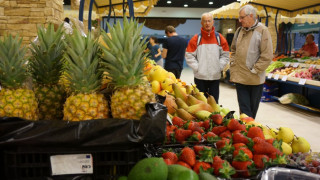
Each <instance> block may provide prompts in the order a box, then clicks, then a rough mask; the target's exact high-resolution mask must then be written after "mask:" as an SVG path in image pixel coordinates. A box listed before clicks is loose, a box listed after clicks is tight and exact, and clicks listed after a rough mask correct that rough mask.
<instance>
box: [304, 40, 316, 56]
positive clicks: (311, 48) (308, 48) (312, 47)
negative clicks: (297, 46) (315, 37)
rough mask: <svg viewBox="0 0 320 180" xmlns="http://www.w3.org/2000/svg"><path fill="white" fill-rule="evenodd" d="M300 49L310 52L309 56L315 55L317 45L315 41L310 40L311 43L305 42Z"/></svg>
mask: <svg viewBox="0 0 320 180" xmlns="http://www.w3.org/2000/svg"><path fill="white" fill-rule="evenodd" d="M301 49H302V50H304V51H307V52H308V53H310V56H317V53H318V46H317V45H316V43H315V42H312V43H311V44H305V45H303V46H302V48H301Z"/></svg>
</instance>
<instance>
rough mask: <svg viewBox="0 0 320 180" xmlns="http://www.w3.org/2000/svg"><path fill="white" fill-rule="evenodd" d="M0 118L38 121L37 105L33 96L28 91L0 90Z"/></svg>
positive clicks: (30, 91)
mask: <svg viewBox="0 0 320 180" xmlns="http://www.w3.org/2000/svg"><path fill="white" fill-rule="evenodd" d="M0 117H20V118H23V119H26V120H38V103H37V100H36V97H35V94H34V92H33V91H32V90H29V89H22V88H19V89H5V88H3V89H1V91H0Z"/></svg>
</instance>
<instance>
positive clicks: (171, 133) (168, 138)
mask: <svg viewBox="0 0 320 180" xmlns="http://www.w3.org/2000/svg"><path fill="white" fill-rule="evenodd" d="M173 127H175V126H173ZM172 129H173V128H171V127H170V126H167V128H166V139H165V143H167V144H168V143H175V138H174V136H175V134H174V131H173V130H172Z"/></svg>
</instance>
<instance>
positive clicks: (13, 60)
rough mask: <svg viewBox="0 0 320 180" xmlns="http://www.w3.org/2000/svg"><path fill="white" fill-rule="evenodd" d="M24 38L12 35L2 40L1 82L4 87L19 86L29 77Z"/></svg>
mask: <svg viewBox="0 0 320 180" xmlns="http://www.w3.org/2000/svg"><path fill="white" fill-rule="evenodd" d="M21 43H22V38H19V36H16V37H15V38H13V37H12V36H11V35H9V36H8V37H7V36H5V37H4V39H3V41H2V40H0V82H1V84H2V86H3V87H7V88H19V87H21V86H23V83H24V81H25V80H26V78H27V68H26V62H27V59H26V58H25V54H26V50H27V49H26V48H25V47H24V46H21Z"/></svg>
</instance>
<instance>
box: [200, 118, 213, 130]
mask: <svg viewBox="0 0 320 180" xmlns="http://www.w3.org/2000/svg"><path fill="white" fill-rule="evenodd" d="M201 127H204V129H205V130H206V131H211V130H210V128H212V120H211V119H207V120H205V121H203V124H202V126H201Z"/></svg>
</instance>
